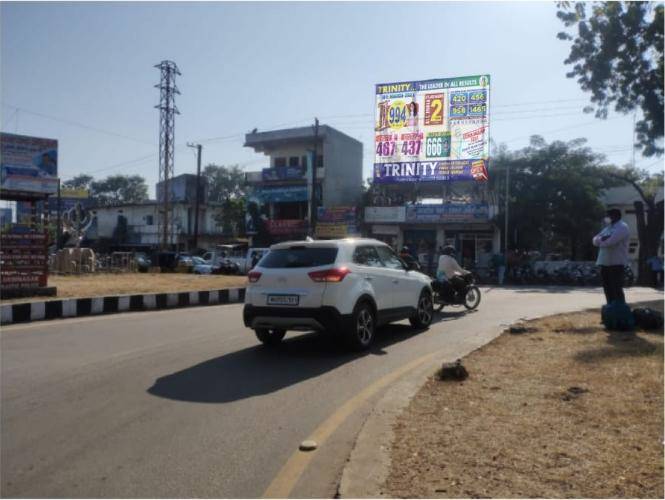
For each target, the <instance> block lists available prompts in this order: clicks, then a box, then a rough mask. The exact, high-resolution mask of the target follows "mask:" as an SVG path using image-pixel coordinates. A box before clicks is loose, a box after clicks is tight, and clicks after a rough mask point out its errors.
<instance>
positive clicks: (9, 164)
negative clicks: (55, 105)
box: [0, 132, 58, 195]
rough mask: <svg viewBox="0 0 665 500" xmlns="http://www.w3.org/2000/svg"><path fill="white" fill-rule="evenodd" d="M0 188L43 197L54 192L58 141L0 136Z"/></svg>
mask: <svg viewBox="0 0 665 500" xmlns="http://www.w3.org/2000/svg"><path fill="white" fill-rule="evenodd" d="M0 179H1V185H0V188H1V189H2V190H3V191H14V192H20V193H26V194H36V195H45V194H53V193H56V192H57V191H58V141H56V140H54V139H42V138H39V137H29V136H26V135H15V134H6V133H4V132H3V133H0Z"/></svg>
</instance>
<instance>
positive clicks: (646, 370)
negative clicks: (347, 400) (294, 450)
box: [340, 301, 663, 498]
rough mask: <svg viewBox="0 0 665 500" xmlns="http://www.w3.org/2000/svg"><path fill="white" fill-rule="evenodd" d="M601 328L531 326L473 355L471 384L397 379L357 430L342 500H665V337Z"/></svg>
mask: <svg viewBox="0 0 665 500" xmlns="http://www.w3.org/2000/svg"><path fill="white" fill-rule="evenodd" d="M650 306H651V307H656V306H657V307H658V308H659V309H660V310H661V311H662V308H663V303H662V301H660V302H659V303H658V304H657V305H656V304H653V303H652V304H650ZM599 319H600V316H599V312H598V311H585V312H580V313H571V314H562V315H557V316H551V317H547V318H542V319H539V320H533V321H528V322H524V323H523V324H522V325H521V326H524V328H516V329H514V330H513V333H510V329H509V330H507V331H506V332H505V333H503V334H502V335H500V336H499V337H497V338H496V339H495V340H493V341H492V342H490V343H489V344H487V345H485V346H483V347H481V348H480V349H478V350H476V351H474V352H472V353H471V354H469V355H468V356H467V357H465V358H464V359H463V360H462V363H463V365H464V366H465V367H466V369H467V370H468V372H469V378H468V379H466V380H461V381H441V380H439V378H438V377H437V376H436V375H434V374H433V373H434V371H435V368H434V367H433V366H431V365H430V366H429V371H426V370H424V371H422V373H420V374H416V375H417V376H416V377H411V378H410V380H406V379H405V380H403V381H400V383H398V384H396V385H395V387H393V388H391V390H390V391H389V392H387V393H386V395H385V397H384V398H383V399H382V400H381V402H379V404H378V406H377V407H376V409H375V411H374V413H373V415H372V416H370V417H369V419H368V420H367V422H366V423H365V425H364V427H363V430H362V431H361V432H360V434H359V436H358V439H357V443H356V446H355V448H354V450H353V452H352V454H351V459H350V462H349V464H348V465H347V467H346V469H345V471H344V474H343V477H342V483H341V486H340V495H341V496H342V497H375V498H377V497H389V498H402V497H405V498H469V497H483V498H486V497H505V498H519V497H551V498H562V497H591V498H594V497H641V498H652V497H653V498H655V497H660V496H662V492H663V456H662V443H663V434H662V428H663V393H662V386H663V334H662V331H656V332H646V331H638V332H636V334H621V333H611V332H609V333H608V332H606V331H605V330H604V329H603V328H602V326H601V325H600V324H599ZM442 361H452V360H442Z"/></svg>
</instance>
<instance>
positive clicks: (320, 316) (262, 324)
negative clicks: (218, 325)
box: [242, 304, 351, 331]
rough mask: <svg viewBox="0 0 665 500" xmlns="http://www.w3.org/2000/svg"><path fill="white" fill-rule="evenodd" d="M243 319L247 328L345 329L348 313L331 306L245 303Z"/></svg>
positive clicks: (349, 320)
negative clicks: (263, 305) (282, 305)
mask: <svg viewBox="0 0 665 500" xmlns="http://www.w3.org/2000/svg"><path fill="white" fill-rule="evenodd" d="M242 316H243V321H244V323H245V326H246V327H249V328H254V329H255V328H282V329H285V330H328V331H335V330H338V329H346V328H347V327H348V326H349V324H350V323H351V315H350V314H346V315H345V314H341V313H340V312H339V311H338V310H337V309H336V308H334V307H331V306H322V307H316V308H313V307H293V308H289V307H257V306H253V305H251V304H245V307H244V309H243V313H242Z"/></svg>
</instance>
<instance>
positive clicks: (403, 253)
mask: <svg viewBox="0 0 665 500" xmlns="http://www.w3.org/2000/svg"><path fill="white" fill-rule="evenodd" d="M399 256H400V258H401V259H402V260H403V261H404V262H405V263H406V265H407V267H408V268H409V269H420V264H418V261H417V260H416V259H415V258H414V257H413V255H411V252H410V251H409V247H407V246H403V247H402V250H400V252H399Z"/></svg>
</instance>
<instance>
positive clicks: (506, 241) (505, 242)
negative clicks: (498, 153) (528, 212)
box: [503, 162, 510, 258]
mask: <svg viewBox="0 0 665 500" xmlns="http://www.w3.org/2000/svg"><path fill="white" fill-rule="evenodd" d="M509 198H510V163H509V162H506V221H505V222H506V224H505V228H504V241H503V253H504V256H506V258H507V255H508V199H509Z"/></svg>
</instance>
